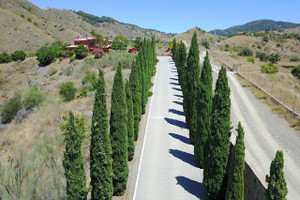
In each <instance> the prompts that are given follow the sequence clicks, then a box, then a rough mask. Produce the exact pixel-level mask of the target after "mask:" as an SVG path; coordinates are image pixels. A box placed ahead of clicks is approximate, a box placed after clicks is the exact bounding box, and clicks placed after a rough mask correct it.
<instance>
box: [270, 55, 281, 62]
mask: <svg viewBox="0 0 300 200" xmlns="http://www.w3.org/2000/svg"><path fill="white" fill-rule="evenodd" d="M269 61H270V62H271V63H277V62H278V61H280V54H279V53H272V54H271V55H270V56H269Z"/></svg>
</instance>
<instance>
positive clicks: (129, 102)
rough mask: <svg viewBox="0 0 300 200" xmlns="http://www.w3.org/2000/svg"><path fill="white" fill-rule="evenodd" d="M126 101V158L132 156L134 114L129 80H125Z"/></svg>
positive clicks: (129, 158)
mask: <svg viewBox="0 0 300 200" xmlns="http://www.w3.org/2000/svg"><path fill="white" fill-rule="evenodd" d="M126 103H127V131H128V160H132V159H133V156H134V148H135V146H134V115H133V104H132V92H131V89H130V85H129V82H128V81H127V82H126Z"/></svg>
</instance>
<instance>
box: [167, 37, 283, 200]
mask: <svg viewBox="0 0 300 200" xmlns="http://www.w3.org/2000/svg"><path fill="white" fill-rule="evenodd" d="M176 44H177V43H176V39H174V40H173V48H172V55H173V60H174V62H175V65H176V67H177V71H178V81H179V84H180V85H181V89H182V93H183V97H184V98H183V109H184V113H185V116H186V124H187V127H188V129H189V137H190V141H191V143H192V144H194V158H195V162H196V163H197V165H198V166H199V167H200V168H203V169H204V178H203V186H204V190H205V192H206V194H207V196H208V197H209V199H213V200H216V199H244V169H245V144H244V130H243V127H242V125H241V123H239V124H238V128H237V133H238V137H237V139H236V143H235V145H234V146H233V148H232V150H231V151H232V153H231V157H230V160H228V159H229V155H230V136H231V122H230V106H231V101H230V88H229V85H228V78H227V75H226V69H225V67H222V68H221V69H220V71H219V74H218V79H217V82H216V87H215V91H214V94H213V89H212V83H213V78H212V67H211V64H210V59H209V55H208V52H206V57H205V59H204V63H203V67H202V70H201V71H200V62H199V61H200V58H199V46H198V40H197V35H196V32H195V33H194V35H193V38H192V42H191V47H190V49H189V53H188V55H187V50H186V47H185V45H184V43H183V42H181V44H180V46H179V47H178V46H176ZM277 154H278V155H276V158H277V157H278V158H277V160H280V161H282V162H281V163H283V157H282V156H281V154H280V153H277ZM228 162H229V163H228ZM273 162H275V161H273ZM277 162H278V163H279V161H277ZM228 164H229V165H228ZM272 165H274V166H273V168H276V167H275V164H272ZM272 165H271V172H272V171H273V172H274V171H277V172H278V173H279V174H280V175H281V176H280V177H283V172H282V168H281V170H275V169H273V170H272ZM228 166H229V168H228ZM279 166H282V167H283V164H279ZM277 168H278V167H277ZM279 168H280V167H279ZM227 170H228V173H226V171H227ZM227 174H228V176H227ZM275 176H276V175H272V174H271V175H270V177H268V176H267V179H266V180H267V182H269V187H270V185H271V184H270V183H274V182H275V181H274V177H275ZM283 179H284V178H283ZM278 182H282V184H281V186H280V187H279V188H283V189H282V190H277V191H272V192H268V191H267V193H266V196H268V195H269V196H272V195H273V194H274V193H276V194H281V195H283V196H284V195H286V193H287V192H285V191H286V183H285V181H283V180H280V181H278ZM273 185H274V184H273ZM275 188H278V187H275ZM273 190H275V189H274V186H273ZM268 199H274V195H273V198H268ZM280 199H281V198H280Z"/></svg>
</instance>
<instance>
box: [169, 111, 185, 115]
mask: <svg viewBox="0 0 300 200" xmlns="http://www.w3.org/2000/svg"><path fill="white" fill-rule="evenodd" d="M169 112H171V113H174V114H176V115H181V116H184V112H182V111H179V110H176V109H169Z"/></svg>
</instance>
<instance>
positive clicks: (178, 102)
mask: <svg viewBox="0 0 300 200" xmlns="http://www.w3.org/2000/svg"><path fill="white" fill-rule="evenodd" d="M173 103H176V104H178V105H181V106H182V105H183V103H182V102H180V101H173Z"/></svg>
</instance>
